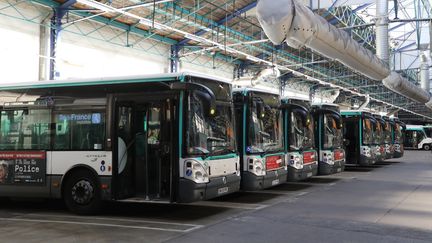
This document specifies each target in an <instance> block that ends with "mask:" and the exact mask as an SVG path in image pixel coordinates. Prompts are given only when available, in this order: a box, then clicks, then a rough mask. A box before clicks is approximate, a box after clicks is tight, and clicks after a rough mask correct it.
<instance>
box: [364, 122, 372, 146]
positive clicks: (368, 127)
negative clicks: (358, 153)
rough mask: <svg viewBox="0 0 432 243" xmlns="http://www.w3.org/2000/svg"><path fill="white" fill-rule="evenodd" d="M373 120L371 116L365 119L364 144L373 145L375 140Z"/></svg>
mask: <svg viewBox="0 0 432 243" xmlns="http://www.w3.org/2000/svg"><path fill="white" fill-rule="evenodd" d="M373 125H374V124H373V122H372V121H371V119H369V118H364V119H363V144H364V145H371V144H372V143H373V142H374V141H373V133H372V129H373Z"/></svg>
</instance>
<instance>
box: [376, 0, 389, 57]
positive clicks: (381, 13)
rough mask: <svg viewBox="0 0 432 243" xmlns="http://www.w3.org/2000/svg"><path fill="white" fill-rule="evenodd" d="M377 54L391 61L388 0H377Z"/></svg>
mask: <svg viewBox="0 0 432 243" xmlns="http://www.w3.org/2000/svg"><path fill="white" fill-rule="evenodd" d="M376 18H377V20H376V23H375V26H376V55H377V56H378V58H380V59H381V60H383V61H384V62H385V63H388V62H389V18H388V0H376Z"/></svg>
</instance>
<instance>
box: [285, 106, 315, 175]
mask: <svg viewBox="0 0 432 243" xmlns="http://www.w3.org/2000/svg"><path fill="white" fill-rule="evenodd" d="M282 109H283V117H284V139H285V153H286V156H287V157H286V159H285V161H287V165H288V181H300V180H305V179H307V178H309V177H311V176H314V175H317V173H318V154H317V151H316V149H315V135H314V124H313V117H312V115H311V113H310V102H309V101H308V100H300V99H294V98H284V99H282Z"/></svg>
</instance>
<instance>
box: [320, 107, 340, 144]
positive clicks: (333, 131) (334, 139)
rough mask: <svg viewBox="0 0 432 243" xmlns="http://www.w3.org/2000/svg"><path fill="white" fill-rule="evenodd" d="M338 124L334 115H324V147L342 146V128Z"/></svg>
mask: <svg viewBox="0 0 432 243" xmlns="http://www.w3.org/2000/svg"><path fill="white" fill-rule="evenodd" d="M336 124H337V122H336V120H335V118H334V117H333V116H331V115H329V114H325V115H324V149H331V148H340V147H342V129H341V128H339V127H337V125H336Z"/></svg>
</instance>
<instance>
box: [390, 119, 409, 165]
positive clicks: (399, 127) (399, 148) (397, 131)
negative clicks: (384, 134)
mask: <svg viewBox="0 0 432 243" xmlns="http://www.w3.org/2000/svg"><path fill="white" fill-rule="evenodd" d="M393 121H394V127H393V146H394V156H393V158H401V157H403V155H404V145H403V140H404V138H403V137H404V133H405V129H406V125H405V123H403V122H401V121H400V120H399V119H398V118H393Z"/></svg>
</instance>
